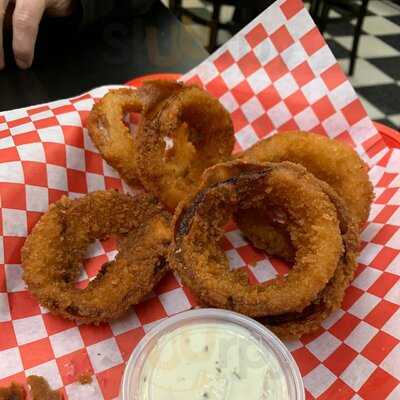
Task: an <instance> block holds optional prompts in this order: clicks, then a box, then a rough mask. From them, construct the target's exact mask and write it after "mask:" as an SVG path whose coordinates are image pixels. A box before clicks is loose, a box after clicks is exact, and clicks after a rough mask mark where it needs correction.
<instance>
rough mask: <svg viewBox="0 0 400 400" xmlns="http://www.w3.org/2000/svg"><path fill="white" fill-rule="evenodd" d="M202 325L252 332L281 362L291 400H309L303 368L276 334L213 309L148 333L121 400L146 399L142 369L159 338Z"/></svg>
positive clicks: (186, 314) (129, 370)
mask: <svg viewBox="0 0 400 400" xmlns="http://www.w3.org/2000/svg"><path fill="white" fill-rule="evenodd" d="M199 322H201V323H207V322H214V323H218V322H222V323H223V322H225V323H227V322H228V323H230V324H236V325H238V326H240V327H241V328H245V329H246V330H248V332H249V333H250V334H251V335H252V336H254V337H255V338H256V339H257V341H258V343H260V344H261V345H263V346H265V348H266V350H268V351H269V352H270V353H271V354H273V355H274V356H275V358H276V360H277V361H278V363H279V365H280V367H281V370H282V371H283V374H284V379H285V381H286V384H287V388H288V393H289V399H290V400H304V399H305V394H304V386H303V380H302V378H301V374H300V371H299V368H298V367H297V364H296V362H295V360H294V359H293V357H292V355H291V354H290V352H289V351H288V349H287V348H286V346H285V345H284V344H283V343H282V342H281V341H280V340H279V339H278V337H277V336H276V335H274V334H273V333H272V332H271V331H270V330H269V329H267V328H265V327H264V326H263V325H261V324H260V323H259V322H257V321H255V320H254V319H251V318H249V317H246V316H244V315H242V314H238V313H236V312H233V311H228V310H222V309H213V308H203V309H195V310H190V311H186V312H182V313H180V314H176V315H174V316H172V317H170V318H167V319H165V320H164V321H162V322H160V323H159V324H158V325H156V326H155V327H154V328H153V329H152V330H151V331H150V332H148V333H147V334H146V335H145V336H144V337H143V338H142V340H141V341H140V342H139V343H138V345H137V346H136V348H135V350H134V351H133V353H132V355H131V357H130V358H129V360H128V363H127V365H126V368H125V372H124V376H123V378H122V384H121V393H120V399H121V400H142V399H140V398H139V394H138V389H139V382H140V377H141V370H142V367H143V365H144V363H145V361H146V357H147V356H148V355H149V353H150V351H151V350H152V348H153V347H154V345H155V344H156V343H157V341H158V339H159V338H161V337H162V336H163V335H165V334H167V333H169V332H171V331H173V330H175V329H177V328H180V327H182V326H184V325H186V324H193V323H199ZM151 400H157V399H151ZM249 400H252V399H249ZM276 400H279V399H276Z"/></svg>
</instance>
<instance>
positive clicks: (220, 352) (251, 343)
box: [137, 322, 289, 400]
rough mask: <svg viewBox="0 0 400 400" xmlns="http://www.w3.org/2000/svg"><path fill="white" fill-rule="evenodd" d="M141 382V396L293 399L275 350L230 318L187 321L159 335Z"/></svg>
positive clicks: (162, 399)
mask: <svg viewBox="0 0 400 400" xmlns="http://www.w3.org/2000/svg"><path fill="white" fill-rule="evenodd" d="M138 385H139V388H138V392H137V393H138V397H137V398H138V399H140V400H188V399H190V400H205V399H208V400H264V399H265V400H268V399H274V400H289V390H288V387H287V383H286V379H285V375H284V372H283V370H282V368H281V365H280V363H279V361H278V360H277V358H276V356H275V355H274V353H273V352H272V351H271V350H270V349H268V348H266V347H265V346H264V345H263V344H262V341H261V340H258V339H257V338H256V337H255V336H253V335H252V334H251V333H250V332H249V331H248V330H247V329H245V328H243V327H241V326H239V325H237V324H232V323H229V322H204V323H192V324H187V325H184V326H181V327H178V328H176V329H174V330H172V331H170V332H168V333H166V334H165V335H164V336H162V337H160V338H159V339H158V340H157V342H156V344H155V345H154V347H153V348H152V349H151V350H150V352H149V354H148V356H147V358H146V360H145V361H144V364H143V366H142V369H141V372H140V376H139V383H138Z"/></svg>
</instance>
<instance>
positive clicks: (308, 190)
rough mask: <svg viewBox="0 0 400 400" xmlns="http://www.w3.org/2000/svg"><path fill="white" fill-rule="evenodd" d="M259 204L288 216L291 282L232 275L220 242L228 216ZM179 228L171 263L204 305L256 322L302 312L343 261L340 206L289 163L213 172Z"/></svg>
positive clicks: (183, 209)
mask: <svg viewBox="0 0 400 400" xmlns="http://www.w3.org/2000/svg"><path fill="white" fill-rule="evenodd" d="M225 177H226V178H227V179H224V178H225ZM259 201H264V202H265V203H266V204H269V205H270V206H271V207H278V208H279V209H280V210H281V211H282V212H284V213H285V214H286V216H287V219H288V222H289V224H288V230H289V232H290V237H291V240H292V243H293V246H294V248H295V250H296V259H295V265H294V266H293V268H292V270H291V271H290V272H289V274H288V275H287V276H285V277H278V278H276V279H274V280H273V281H271V282H269V283H268V285H263V284H259V285H253V286H250V285H248V284H246V283H243V282H242V281H239V280H238V279H237V278H236V276H235V275H233V274H231V273H230V271H229V267H228V261H227V259H226V257H225V255H224V253H223V252H222V250H221V248H220V247H219V245H218V242H219V241H220V239H221V238H222V235H223V232H224V229H223V228H224V225H225V223H226V222H227V220H228V219H229V217H230V216H231V215H232V214H234V213H235V212H237V211H238V210H239V209H246V208H250V207H252V206H253V205H254V204H255V203H257V202H259ZM173 226H174V233H173V235H174V237H173V245H172V250H171V252H170V254H169V262H170V266H171V267H172V268H173V269H174V270H175V271H176V272H177V273H178V274H179V276H180V277H181V279H182V280H183V283H184V284H185V285H186V286H188V287H189V288H190V289H191V290H192V291H193V292H194V293H195V294H196V295H197V297H198V298H199V300H200V301H201V302H204V303H206V304H209V305H211V306H214V307H221V308H228V309H232V310H235V311H238V312H242V313H244V314H247V315H250V316H253V317H257V316H258V317H260V316H266V315H277V314H282V313H288V312H301V311H303V309H304V308H306V307H307V305H308V304H310V303H311V302H312V301H314V300H316V299H317V297H318V295H319V293H320V292H321V291H322V290H323V288H324V287H325V286H326V284H327V283H328V281H329V280H330V279H331V278H332V276H333V274H334V273H335V270H336V267H337V265H338V262H339V259H340V257H341V255H342V246H343V243H342V237H341V233H340V230H339V221H338V218H337V214H336V210H335V207H334V205H333V204H332V202H331V201H330V199H329V197H328V196H327V195H326V194H325V193H324V192H323V191H322V190H321V188H320V186H319V185H318V184H317V183H316V182H315V180H314V177H312V176H311V175H310V174H308V173H307V171H306V170H305V169H304V168H302V167H300V166H296V165H294V164H292V163H288V162H284V163H268V164H265V165H263V166H259V165H254V164H246V163H242V162H233V163H227V164H221V165H217V166H215V167H212V168H210V169H209V170H207V171H206V173H205V176H204V183H203V185H202V186H201V188H200V189H199V191H198V192H197V193H196V194H195V195H193V196H192V197H191V198H190V199H188V200H186V201H184V202H182V203H181V204H180V206H179V207H178V209H177V211H176V213H175V216H174V222H173Z"/></svg>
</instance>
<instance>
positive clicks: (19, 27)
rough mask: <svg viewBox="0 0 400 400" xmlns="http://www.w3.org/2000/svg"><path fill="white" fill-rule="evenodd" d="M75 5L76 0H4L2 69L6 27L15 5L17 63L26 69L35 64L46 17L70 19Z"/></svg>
mask: <svg viewBox="0 0 400 400" xmlns="http://www.w3.org/2000/svg"><path fill="white" fill-rule="evenodd" d="M74 3H75V1H74V0H0V69H3V68H4V50H3V24H4V20H5V17H6V15H7V14H8V13H9V12H10V9H11V8H12V7H13V6H14V10H13V11H12V10H11V12H12V17H11V18H12V20H11V25H12V32H13V40H12V47H13V52H14V57H15V62H16V63H17V65H18V67H20V68H22V69H26V68H29V67H30V66H31V65H32V61H33V56H34V52H35V43H36V37H37V33H38V30H39V24H40V21H41V19H42V16H43V14H44V13H46V14H49V15H52V16H56V17H64V16H65V17H66V16H68V15H70V14H71V13H72V12H73V6H74ZM7 9H8V10H7Z"/></svg>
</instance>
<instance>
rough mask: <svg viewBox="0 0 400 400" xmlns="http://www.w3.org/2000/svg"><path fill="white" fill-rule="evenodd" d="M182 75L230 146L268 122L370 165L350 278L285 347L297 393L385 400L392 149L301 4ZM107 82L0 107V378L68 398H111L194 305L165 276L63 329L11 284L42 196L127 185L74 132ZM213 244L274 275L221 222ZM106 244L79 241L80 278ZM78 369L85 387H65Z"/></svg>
mask: <svg viewBox="0 0 400 400" xmlns="http://www.w3.org/2000/svg"><path fill="white" fill-rule="evenodd" d="M183 79H184V80H185V81H190V82H197V83H200V84H201V85H203V86H205V87H206V89H207V90H209V91H210V92H211V93H212V94H214V95H215V96H216V97H218V98H219V99H220V101H221V102H222V103H223V104H224V105H225V107H226V108H227V109H228V110H229V111H230V112H231V113H232V117H233V120H234V125H235V130H236V139H237V143H236V151H238V150H240V149H245V148H248V147H249V146H250V145H252V144H253V143H255V142H257V141H258V140H260V139H261V138H263V137H266V136H268V135H270V134H272V133H274V132H276V131H277V130H279V131H283V130H288V129H302V130H312V131H315V132H320V133H323V134H327V135H329V136H330V137H332V138H336V139H339V140H343V141H345V142H347V143H350V144H351V145H352V146H354V147H355V148H356V150H357V151H358V152H359V154H360V155H361V156H362V157H363V158H364V160H365V161H366V162H367V163H368V164H369V165H370V168H371V169H370V178H371V180H372V181H373V184H374V187H375V193H376V199H375V202H374V204H373V207H372V211H371V216H370V222H369V224H368V225H367V227H366V228H365V230H364V232H363V234H362V239H363V246H362V252H361V255H360V258H359V262H360V267H359V269H358V272H357V277H356V278H355V279H354V281H353V283H352V285H351V286H350V287H349V289H348V290H347V293H346V297H345V300H344V304H343V307H342V309H341V310H339V311H338V312H336V313H335V314H334V315H332V316H331V317H330V318H329V319H328V320H326V321H325V322H324V324H323V325H324V327H323V329H322V330H321V331H320V332H318V334H314V335H312V336H309V337H304V338H303V339H302V340H299V341H292V342H287V346H288V347H289V349H290V350H291V352H292V354H293V356H294V357H295V359H296V360H297V362H298V364H299V367H300V370H301V373H302V375H303V378H304V383H305V387H306V393H307V398H308V399H311V398H318V399H341V400H345V399H354V400H355V399H361V398H362V399H373V400H375V399H385V398H387V399H390V400H395V399H399V398H400V384H399V381H400V368H399V367H398V364H399V361H400V279H399V275H400V150H399V149H390V148H388V147H387V146H386V144H385V142H384V140H383V139H382V137H381V136H380V135H379V134H378V132H377V131H376V129H375V128H374V126H373V124H372V123H371V121H370V120H369V118H368V117H367V115H366V113H365V110H364V109H363V107H362V105H361V103H360V101H359V100H358V99H357V96H356V94H355V92H354V90H353V88H352V87H351V85H350V83H349V82H348V80H347V79H346V77H345V75H344V74H343V72H342V71H341V69H340V67H339V66H338V64H337V62H336V60H335V58H334V57H333V55H332V53H331V52H330V50H329V49H328V47H327V45H326V43H325V42H324V40H323V38H322V36H321V35H320V34H319V32H318V30H317V29H316V27H315V25H314V23H313V21H312V20H311V18H310V16H309V14H308V12H307V11H306V9H305V8H304V5H303V3H302V2H301V1H299V0H286V1H283V0H280V1H277V2H276V3H275V4H274V5H273V6H271V7H270V8H269V9H268V10H266V11H265V12H264V13H263V14H261V15H260V16H259V17H258V18H257V19H256V20H255V21H253V22H252V23H251V24H250V25H248V26H247V27H246V28H245V29H244V30H243V31H242V32H241V33H239V34H238V35H237V36H236V37H234V38H233V39H232V40H231V41H229V42H228V43H227V44H225V45H224V46H223V47H222V48H220V49H219V50H218V51H217V52H216V53H215V54H213V55H212V56H211V57H209V59H208V60H206V61H205V62H204V63H202V64H201V65H200V66H198V67H197V68H195V69H194V70H193V71H191V72H190V73H189V74H188V75H186V76H185V77H184V78H183ZM108 89H109V88H99V89H95V90H93V91H91V92H89V93H86V94H84V95H82V96H79V97H76V98H72V99H68V100H60V101H55V102H52V103H49V104H45V105H42V106H36V107H29V108H26V109H19V110H13V111H8V112H4V113H0V195H1V213H0V386H1V385H4V384H7V383H8V382H10V381H12V380H14V381H20V382H24V381H25V377H26V376H28V375H30V374H38V375H42V376H44V377H46V378H47V379H48V381H49V382H50V384H51V386H52V387H53V388H61V389H62V390H63V391H64V393H65V395H66V398H68V399H87V400H91V399H96V400H98V399H103V398H104V399H113V398H116V397H117V396H118V392H119V385H120V379H121V376H122V373H123V369H124V365H125V362H126V361H127V359H128V358H129V355H130V354H131V352H132V350H133V348H134V347H135V345H136V344H137V343H138V341H139V340H140V339H141V337H142V336H143V335H144V334H145V333H146V332H147V331H148V330H149V329H151V327H152V326H154V324H156V323H157V322H158V321H160V320H161V319H163V318H166V317H168V316H169V315H172V314H175V313H177V312H180V311H184V310H187V309H189V308H190V307H191V306H192V305H193V304H194V301H193V298H192V297H191V296H190V293H188V292H187V291H186V289H185V288H182V287H181V286H180V284H179V282H178V281H177V280H176V279H175V278H174V277H173V275H172V274H170V275H169V276H168V277H167V278H166V279H164V280H163V282H162V283H161V284H160V285H159V286H158V287H157V289H156V290H155V293H154V294H153V295H152V296H149V297H148V299H147V300H146V301H144V302H143V303H142V304H140V305H138V306H135V307H134V308H133V309H132V312H130V313H129V314H128V315H127V316H126V317H124V318H123V319H121V320H119V321H116V322H113V323H111V324H104V325H102V326H99V327H94V326H86V325H76V324H75V323H73V322H70V321H66V320H63V319H62V318H59V317H55V316H53V315H51V314H49V313H48V312H47V310H45V309H43V308H41V307H40V306H39V304H38V303H37V301H36V300H35V299H34V298H33V297H32V296H31V295H30V293H29V292H28V291H27V290H26V287H25V284H24V282H23V280H22V279H21V272H22V271H21V266H20V249H21V246H22V245H23V243H24V240H25V237H26V235H27V234H28V232H29V231H30V229H31V228H32V227H33V225H34V224H35V223H36V221H37V220H38V218H39V217H40V216H41V215H42V213H43V212H45V211H46V210H47V209H48V205H49V204H50V203H52V202H54V201H56V200H57V199H59V198H60V196H61V195H63V194H68V195H69V196H71V197H77V196H81V195H83V194H85V193H87V192H91V191H94V190H98V189H107V188H119V189H123V190H128V188H127V187H126V185H125V184H124V183H123V182H121V180H120V179H119V177H118V174H117V173H116V172H115V171H114V170H113V169H112V168H111V167H109V166H108V165H107V164H106V163H105V162H104V161H103V160H102V158H101V157H100V155H99V153H98V151H97V149H96V148H95V146H94V145H93V144H92V142H91V140H90V138H89V136H88V134H87V131H86V129H85V128H84V126H85V120H86V118H87V115H88V113H89V111H90V109H91V108H92V105H93V102H94V99H96V98H99V97H101V96H102V95H104V93H106V92H107V90H108ZM226 239H227V240H226V241H225V246H226V253H227V255H228V257H229V260H230V263H231V266H232V267H233V268H238V267H243V266H247V267H248V268H249V271H250V276H251V277H253V278H254V281H265V280H267V279H270V278H271V277H273V276H274V275H275V274H276V273H280V272H282V271H285V266H284V265H283V264H282V263H281V262H279V261H277V260H268V259H266V258H265V257H264V256H263V255H262V254H260V253H259V252H257V251H255V250H254V249H253V248H251V247H250V246H249V245H248V244H247V243H246V242H245V241H244V240H243V238H242V237H241V235H240V232H238V231H237V230H236V229H235V227H232V228H231V229H230V230H229V231H228V232H227V234H226ZM114 249H115V247H114V244H113V243H111V242H105V243H102V244H100V243H99V242H96V243H95V244H94V245H93V246H92V247H91V248H90V250H89V252H88V257H89V260H88V262H87V265H86V271H85V272H83V275H82V277H81V279H80V283H79V284H80V285H84V284H85V282H87V281H88V278H90V277H93V276H94V275H95V274H96V271H97V270H98V268H99V266H100V265H101V264H102V263H103V262H105V261H107V260H108V259H110V258H112V257H113V256H114V255H115V251H114ZM396 362H397V363H396ZM85 372H89V373H91V374H92V376H93V382H92V384H90V385H80V384H78V383H76V380H77V377H78V376H79V374H81V373H85Z"/></svg>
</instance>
